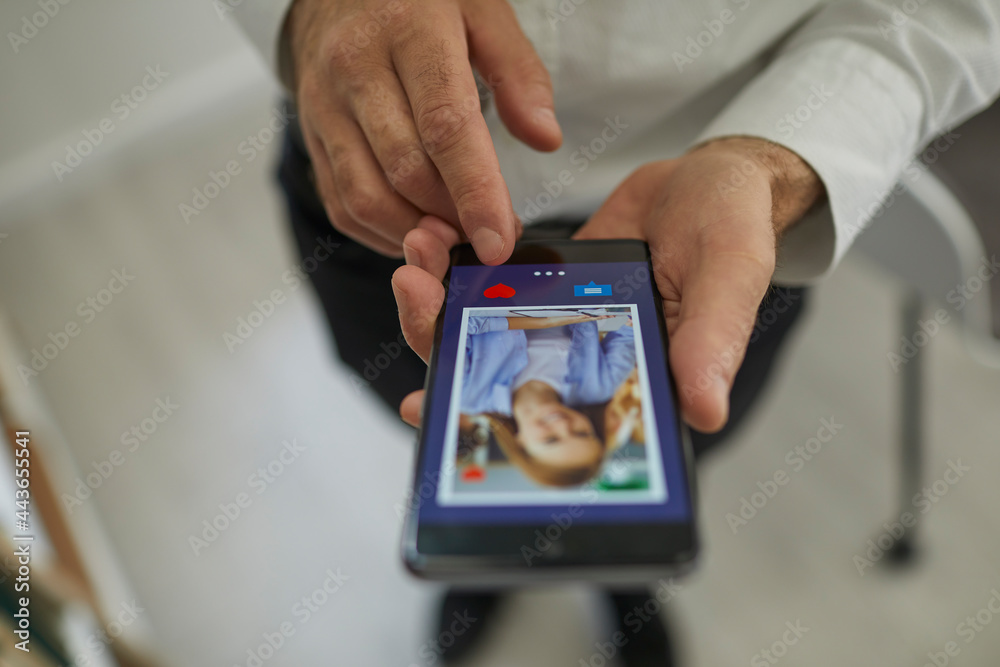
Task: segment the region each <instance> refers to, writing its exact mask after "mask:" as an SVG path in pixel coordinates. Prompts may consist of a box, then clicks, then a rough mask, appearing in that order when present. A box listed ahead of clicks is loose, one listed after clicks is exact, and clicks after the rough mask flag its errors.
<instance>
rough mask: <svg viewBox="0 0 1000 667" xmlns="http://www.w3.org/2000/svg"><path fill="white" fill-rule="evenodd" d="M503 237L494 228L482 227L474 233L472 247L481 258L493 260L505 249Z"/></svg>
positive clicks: (485, 260)
mask: <svg viewBox="0 0 1000 667" xmlns="http://www.w3.org/2000/svg"><path fill="white" fill-rule="evenodd" d="M504 245H505V244H504V242H503V238H501V237H500V235H499V234H497V233H496V232H495V231H493V230H492V229H486V228H485V227H480V228H479V229H477V230H476V231H475V232H473V233H472V247H473V248H475V249H476V254H477V255H479V259H480V260H482V261H484V262H492V261H493V260H494V259H496V258H497V257H499V256H500V254H501V253H502V252H503V249H504Z"/></svg>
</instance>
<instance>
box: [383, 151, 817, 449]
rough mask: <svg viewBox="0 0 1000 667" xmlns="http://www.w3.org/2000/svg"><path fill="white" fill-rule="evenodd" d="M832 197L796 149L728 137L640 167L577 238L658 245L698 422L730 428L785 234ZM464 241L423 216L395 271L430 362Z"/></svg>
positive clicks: (690, 418)
mask: <svg viewBox="0 0 1000 667" xmlns="http://www.w3.org/2000/svg"><path fill="white" fill-rule="evenodd" d="M822 195H823V185H822V182H821V181H820V180H819V177H818V176H817V175H816V173H815V172H814V171H813V170H812V169H811V168H810V167H809V166H808V165H807V164H806V163H805V162H804V161H803V160H802V159H801V158H799V157H798V156H797V155H795V154H794V153H792V152H791V151H788V150H787V149H785V148H782V147H780V146H777V145H775V144H772V143H770V142H767V141H764V140H761V139H752V138H743V137H733V138H726V139H720V140H717V141H713V142H711V143H708V144H705V145H703V146H700V147H698V148H696V149H695V150H693V151H691V152H690V153H688V154H687V155H685V156H683V157H681V158H678V159H676V160H664V161H661V162H653V163H649V164H646V165H644V166H642V167H640V168H639V169H637V170H636V171H635V172H634V173H633V174H632V175H630V176H629V177H628V178H627V179H625V181H623V182H622V183H621V185H619V186H618V188H617V189H616V190H615V191H614V192H613V193H612V194H611V196H610V197H609V198H608V200H607V201H606V202H605V203H604V205H603V206H602V207H601V208H600V209H599V210H598V211H597V212H596V213H595V214H594V215H593V217H592V218H591V219H590V221H588V223H587V224H586V225H585V226H584V227H583V228H581V230H580V231H579V233H578V234H577V238H581V239H582V238H587V239H600V238H637V239H643V240H645V241H646V242H647V243H649V246H650V249H651V252H652V255H653V272H654V278H655V280H656V285H657V287H658V288H659V291H660V294H661V296H662V297H663V308H664V314H665V315H666V319H667V329H668V333H669V335H670V364H671V367H672V369H673V373H674V376H675V378H676V380H677V386H678V388H679V391H680V396H679V400H680V404H681V408H682V410H683V412H684V417H685V419H686V420H687V422H688V423H689V424H691V426H692V427H694V428H696V429H698V430H700V431H705V432H713V431H717V430H719V429H721V428H722V427H723V426H724V425H725V423H726V420H727V418H728V409H729V408H728V406H729V391H730V388H731V387H732V383H733V378H734V377H735V375H736V371H737V370H738V369H739V367H740V363H741V362H742V360H743V355H744V353H745V352H746V347H747V343H748V341H749V337H750V334H751V332H752V331H753V326H754V322H755V320H756V316H757V308H758V306H759V305H760V302H761V300H762V299H763V297H764V295H765V293H766V292H767V289H768V285H769V284H770V280H771V275H772V273H773V272H774V266H775V256H776V239H777V238H778V236H779V235H780V234H781V232H782V231H783V230H784V229H786V228H787V227H789V226H790V225H792V224H794V223H795V222H796V221H798V220H799V218H801V217H802V215H803V214H804V213H805V212H806V211H807V210H808V209H809V208H810V207H811V206H812V205H813V204H814V203H815V202H816V201H817V200H818V199H819V198H820V197H821V196H822ZM457 241H458V235H457V233H455V232H454V230H452V229H450V228H449V227H448V226H447V225H446V224H444V223H443V222H441V221H440V220H436V219H434V218H430V217H428V218H425V219H424V220H422V221H421V222H420V224H419V226H418V228H417V229H415V230H414V231H412V232H410V234H408V235H407V237H406V241H405V243H406V245H407V246H408V247H410V248H412V251H411V252H410V253H408V256H410V255H412V256H413V257H416V258H419V261H417V262H411V264H416V265H415V266H404V267H401V268H400V269H398V270H397V271H396V273H395V275H394V276H393V280H392V284H393V290H394V291H395V294H396V300H397V302H398V305H399V317H400V323H401V325H402V328H403V333H404V334H405V336H406V339H407V341H408V342H409V343H410V346H411V347H412V348H413V349H414V351H416V352H417V354H419V355H421V356H422V357H423V358H424V359H425V360H426V359H427V355H428V354H429V352H430V347H431V341H432V338H433V332H434V322H435V319H436V317H437V313H438V310H439V309H440V308H441V304H442V303H443V300H444V288H443V287H442V286H441V283H440V280H441V278H442V277H443V276H444V273H445V270H446V269H447V265H448V256H447V249H448V248H449V247H450V246H451V245H452V244H454V243H456V242H457ZM422 398H423V397H422V393H421V392H416V393H414V394H411V395H410V396H408V397H407V398H406V400H404V401H403V404H402V406H401V407H400V413H401V414H402V416H403V418H404V419H405V420H406V421H408V422H410V423H416V422H417V421H419V412H420V404H421V402H422Z"/></svg>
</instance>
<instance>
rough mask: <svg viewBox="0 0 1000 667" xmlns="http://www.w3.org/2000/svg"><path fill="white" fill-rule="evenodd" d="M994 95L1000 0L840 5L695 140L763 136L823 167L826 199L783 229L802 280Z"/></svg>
mask: <svg viewBox="0 0 1000 667" xmlns="http://www.w3.org/2000/svg"><path fill="white" fill-rule="evenodd" d="M998 92H1000V0H947V1H944V0H905V1H904V2H888V1H883V0H855V1H851V2H841V3H837V4H833V5H828V6H825V7H823V8H822V9H820V10H819V11H818V12H817V14H816V15H815V16H814V17H813V18H812V19H810V20H809V21H808V22H807V23H805V24H804V25H803V26H802V27H801V28H799V29H798V30H797V31H796V32H795V34H793V35H792V37H791V38H790V39H789V41H788V42H787V43H786V44H785V45H784V46H782V48H781V50H780V51H779V53H778V55H777V56H776V57H775V59H774V61H773V62H772V63H771V64H770V65H769V66H768V68H767V69H765V71H764V72H762V73H761V75H760V76H758V77H756V78H755V79H754V80H753V81H752V82H751V83H750V84H749V85H747V86H746V87H745V88H744V89H743V90H742V91H741V92H740V94H739V95H737V96H736V98H734V99H733V101H732V102H731V103H730V104H729V105H728V106H727V107H726V108H725V109H724V110H723V111H722V113H720V114H719V116H717V117H716V118H715V119H714V120H713V121H712V122H711V123H710V124H709V126H708V127H707V128H706V129H705V131H704V132H703V133H702V134H701V136H700V137H699V138H698V139H697V140H696V142H695V143H700V142H703V141H706V140H708V139H712V138H716V137H722V136H727V135H747V136H757V137H762V138H765V139H768V140H770V141H773V142H775V143H777V144H781V145H783V146H786V147H787V148H789V149H791V150H792V151H794V152H796V153H797V154H798V155H800V156H801V157H802V158H803V159H804V160H805V161H806V162H808V163H809V164H810V165H811V166H812V167H813V169H815V170H816V172H817V173H818V174H819V176H820V178H821V179H822V180H823V183H824V184H825V186H826V190H827V194H828V197H829V204H828V205H827V206H824V207H823V208H822V209H821V210H816V211H814V212H813V213H810V214H809V215H808V216H807V217H806V218H804V219H803V220H802V221H800V222H799V223H798V224H797V225H795V226H794V227H792V228H791V229H789V230H788V232H786V234H785V237H784V239H783V242H782V247H781V249H780V251H779V257H778V270H777V272H776V273H775V280H776V281H777V282H783V283H786V284H787V283H805V282H810V281H814V280H816V279H818V278H820V277H822V276H823V275H825V274H827V273H828V272H829V271H831V270H832V269H833V267H835V266H836V264H837V262H838V261H839V260H840V259H841V257H843V255H844V253H845V252H846V251H847V249H848V248H849V247H850V245H851V242H852V241H853V240H854V238H855V237H856V236H857V235H858V233H859V232H860V231H861V230H862V229H863V228H864V226H865V225H866V224H867V223H868V222H869V221H870V219H871V218H872V216H873V214H874V213H876V212H878V207H879V202H881V201H882V200H883V199H884V198H885V197H886V196H887V195H888V194H889V192H890V191H891V190H892V189H893V187H894V186H895V184H896V182H897V180H898V179H899V178H900V175H901V174H902V172H903V171H904V170H906V171H907V172H910V171H911V170H912V169H915V168H916V167H914V166H913V165H909V163H910V162H911V161H912V160H913V156H914V155H915V153H916V152H917V151H918V150H920V148H921V147H922V146H923V145H925V144H926V143H927V142H928V141H930V140H931V139H933V138H934V137H935V136H937V135H939V134H941V133H943V132H945V131H947V130H949V129H950V128H952V127H954V126H955V125H957V124H958V123H960V122H961V121H963V120H965V119H966V118H968V117H969V116H971V115H973V114H975V113H976V112H978V111H981V110H982V109H984V108H986V107H987V106H989V104H990V102H991V101H992V100H994V99H995V98H996V97H997V95H998ZM954 140H955V139H954V138H950V139H949V141H954ZM947 145H950V144H948V143H947V142H945V143H943V144H942V146H944V147H946V146H947ZM943 149H944V150H946V148H943ZM908 165H909V168H908Z"/></svg>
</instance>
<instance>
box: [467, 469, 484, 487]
mask: <svg viewBox="0 0 1000 667" xmlns="http://www.w3.org/2000/svg"><path fill="white" fill-rule="evenodd" d="M484 479H486V471H485V470H483V469H482V468H480V467H479V466H477V465H470V466H466V467H465V468H464V469H463V470H462V481H463V482H466V483H469V484H475V483H476V482H481V481H483V480H484Z"/></svg>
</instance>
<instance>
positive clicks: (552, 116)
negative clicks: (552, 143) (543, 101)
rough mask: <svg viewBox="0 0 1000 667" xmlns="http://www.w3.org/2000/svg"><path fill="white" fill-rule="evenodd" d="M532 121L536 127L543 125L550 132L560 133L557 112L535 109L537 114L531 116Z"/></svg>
mask: <svg viewBox="0 0 1000 667" xmlns="http://www.w3.org/2000/svg"><path fill="white" fill-rule="evenodd" d="M531 119H532V120H533V121H534V122H535V124H536V125H541V126H542V127H544V128H546V129H548V130H552V131H554V132H559V131H560V129H559V121H558V120H556V112H555V111H553V110H552V109H550V108H548V107H538V108H537V109H535V113H533V114H532V115H531Z"/></svg>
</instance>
